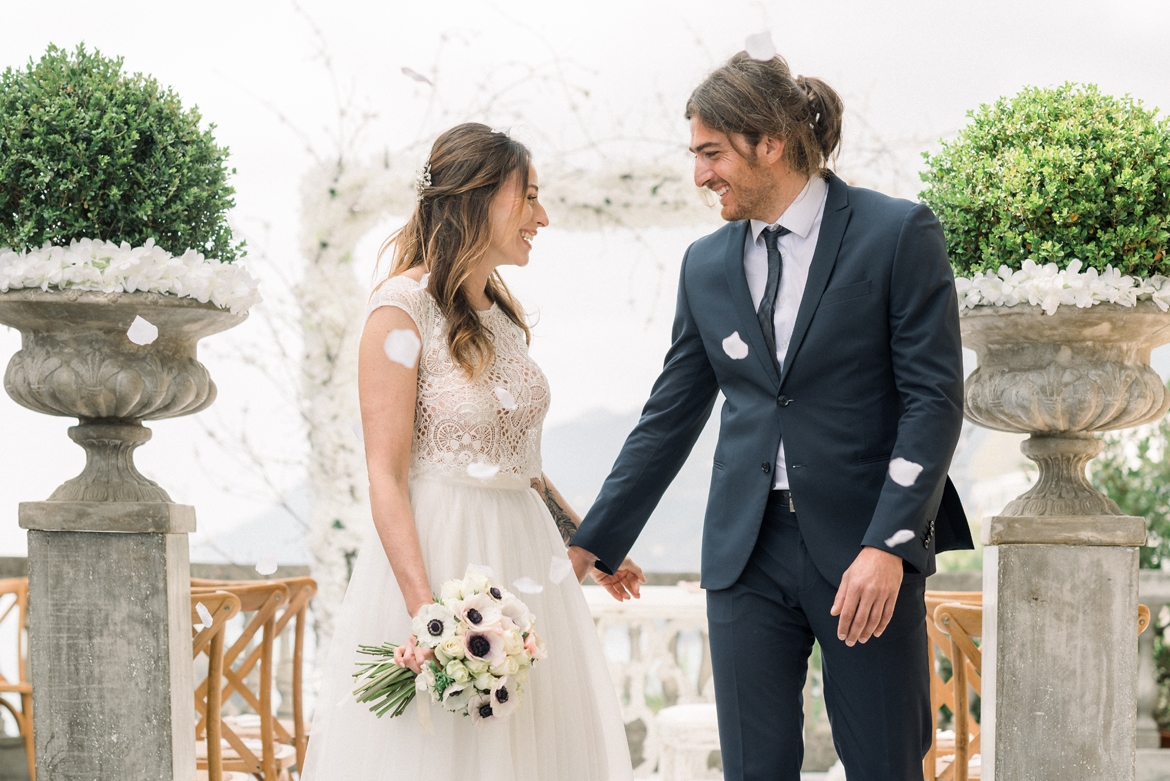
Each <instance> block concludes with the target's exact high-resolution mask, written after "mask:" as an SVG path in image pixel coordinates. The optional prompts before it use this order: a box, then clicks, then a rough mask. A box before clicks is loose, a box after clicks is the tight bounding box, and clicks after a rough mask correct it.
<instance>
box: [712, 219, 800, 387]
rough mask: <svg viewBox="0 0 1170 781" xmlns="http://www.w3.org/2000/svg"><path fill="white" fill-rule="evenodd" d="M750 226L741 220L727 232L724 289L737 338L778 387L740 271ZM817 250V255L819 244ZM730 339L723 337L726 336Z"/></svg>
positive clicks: (771, 362)
mask: <svg viewBox="0 0 1170 781" xmlns="http://www.w3.org/2000/svg"><path fill="white" fill-rule="evenodd" d="M750 224H751V223H749V222H748V221H747V220H744V221H743V222H741V223H739V225H738V226H737V227H736V229H735V230H732V231H728V239H727V246H726V247H725V248H724V250H723V255H724V270H725V271H726V273H727V286H728V287H729V288H730V289H731V298H732V300H733V301H734V302H735V313H736V315H737V316H738V322H739V328H738V329H736V330H738V331H739V335H740V337H741V338H742V339H743V340H744V341H746V342H747V343H748V348H749V350H748V351H749V352H751V353H752V354H753V355H755V356H756V359H757V360H758V361H759V362H760V365H761V366H762V367H763V369H764V371H765V372H767V374H768V377H769V378H770V379H771V380H772V382H773V383H775V384H777V385H779V383H780V375H778V374H777V373H776V361H775V360H773V359H772V356H771V355H769V354H768V343H767V342H765V341H764V332H763V331H762V330H760V321H759V318H757V317H756V310H755V308H754V307H753V306H752V293H751V291H750V290H748V284H747V275H746V274H745V273H744V270H743V251H744V247H745V246H746V242H747V237H748V226H749V225H750ZM817 249H818V251H819V249H820V247H819V244H818V247H817ZM730 335H731V334H725V336H730Z"/></svg>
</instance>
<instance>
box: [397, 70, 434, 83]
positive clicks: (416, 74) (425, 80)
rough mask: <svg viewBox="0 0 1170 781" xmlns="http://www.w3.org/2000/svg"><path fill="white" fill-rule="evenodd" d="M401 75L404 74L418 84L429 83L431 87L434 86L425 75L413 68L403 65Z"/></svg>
mask: <svg viewBox="0 0 1170 781" xmlns="http://www.w3.org/2000/svg"><path fill="white" fill-rule="evenodd" d="M402 75H403V76H406V77H407V78H409V79H413V80H414V81H417V82H419V83H420V84H430V85H431V86H432V87H433V86H435V84H434V82H432V81H431V80H430V79H428V78H427V77H426V76H424V75H422V74H421V73H419V72H418V71H416V70H414V69H413V68H406V67H404V68H403V69H402Z"/></svg>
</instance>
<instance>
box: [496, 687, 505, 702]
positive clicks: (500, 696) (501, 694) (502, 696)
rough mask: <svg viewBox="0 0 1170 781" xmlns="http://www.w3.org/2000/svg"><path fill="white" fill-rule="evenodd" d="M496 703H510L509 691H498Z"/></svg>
mask: <svg viewBox="0 0 1170 781" xmlns="http://www.w3.org/2000/svg"><path fill="white" fill-rule="evenodd" d="M496 701H497V702H499V703H500V704H503V703H505V702H507V701H508V690H507V689H496Z"/></svg>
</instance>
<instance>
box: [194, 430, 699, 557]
mask: <svg viewBox="0 0 1170 781" xmlns="http://www.w3.org/2000/svg"><path fill="white" fill-rule="evenodd" d="M637 421H638V413H637V412H627V413H614V412H607V411H604V410H597V411H594V412H589V413H586V414H584V415H582V416H580V417H578V418H576V419H574V420H572V421H569V422H568V423H563V424H561V425H559V426H550V427H549V428H547V429H546V430H545V432H544V447H543V455H544V468H545V472H547V473H548V475H549V476H550V477H551V478H552V480H553V483H555V484H556V486H557V488H559V489H560V491H561V493H562V494H563V495H564V497H565V498H566V499H567V500H568V501H569V503H570V504H572V505H573V508H574V509H576V510H577V511H578V512H580V513H581V514H584V513H585V511H586V510H588V509H589V507H590V505H592V504H593V500H594V499H595V498H596V497H597V493H598V491H600V490H601V484H602V482H604V480H605V477H606V475H608V474H609V470H610V467H611V466H612V465H613V462H614V459H616V458H617V454H618V451H619V450H621V446H622V443H623V442H625V439H626V435H627V434H629V433H630V430H631V429H633V427H634V424H635V423H637ZM717 433H718V424H717V423H716V422H714V416H712V422H710V423H708V424H707V427H706V428H705V429H704V430H703V434H702V435H701V436H700V437H699V441H698V443H697V444H696V445H695V449H694V451H693V452H692V453H691V457H690V459H689V460H688V461H687V463H686V464H685V465H684V466H683V468H682V471H681V472H680V473H679V476H678V478H677V479H676V480H675V481H674V484H673V485H672V486H671V487H670V489H669V490H668V491H667V492H666V495H665V496H664V497H663V499H662V503H661V504H659V506H658V509H657V510H656V511H655V513H654V515H653V516H651V518H650V521H649V523H648V524H647V525H646V529H645V531H644V532H643V533H642V536H641V537H640V538H639V540H638V543H637V545H635V546H634V550H633V556H634V559H635V561H637V562H638V564H639V565H641V566H642V568H643V569H646V570H648V571H652V572H698V571H699V548H700V545H701V540H702V532H703V509H704V508H705V507H706V504H707V488H708V485H709V484H710V480H711V460H712V458H713V457H714V453H715V439H716V436H717ZM288 504H289V506H290V507H291V508H292V510H293V512H294V513H296V516H294V515H292V514H290V513H289V512H288V511H287V510H286V509H285V508H284V507H281V506H274V507H273V508H272V509H270V510H268V511H266V512H264V513H263V514H261V515H258V516H256V517H255V518H252V519H250V520H247V521H244V522H242V523H240V524H239V525H238V526H236V527H235V528H233V529H231V530H230V531H228V532H225V533H223V534H220V535H218V536H216V537H214V538H210V539H200V538H199V536H198V535H196V536H194V537H193V538H192V541H191V561H197V562H207V563H223V562H227V561H229V560H230V561H231V562H233V563H236V564H251V563H254V562H256V561H258V560H259V559H260V557H261V556H265V555H274V556H276V559H277V561H279V562H280V563H281V564H286V565H288V564H308V563H309V551H308V548H307V547H306V546H305V533H304V527H303V526H302V523H301V521H300V520H298V517H297V516H299V518H301V519H303V518H307V517H308V510H309V492H308V488H307V486H305V485H301V486H300V487H298V488H297V489H295V490H294V491H293V492H292V493H291V494H290V495H289V498H288Z"/></svg>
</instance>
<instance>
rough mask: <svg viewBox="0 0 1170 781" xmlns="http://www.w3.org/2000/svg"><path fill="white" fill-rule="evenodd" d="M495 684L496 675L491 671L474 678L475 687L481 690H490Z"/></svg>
mask: <svg viewBox="0 0 1170 781" xmlns="http://www.w3.org/2000/svg"><path fill="white" fill-rule="evenodd" d="M495 685H496V676H494V675H492V674H491V673H483V674H482V675H477V676H476V678H475V688H477V689H479V690H480V691H481V692H490V691H491V690H492V688H493V687H494V686H495Z"/></svg>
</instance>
